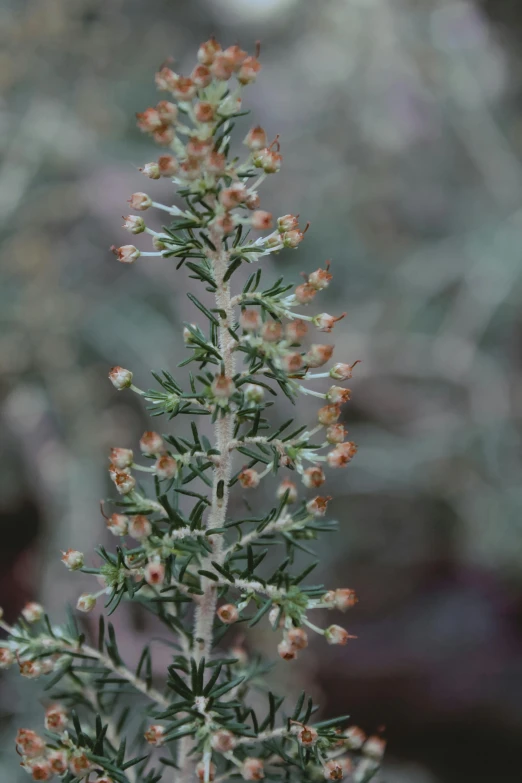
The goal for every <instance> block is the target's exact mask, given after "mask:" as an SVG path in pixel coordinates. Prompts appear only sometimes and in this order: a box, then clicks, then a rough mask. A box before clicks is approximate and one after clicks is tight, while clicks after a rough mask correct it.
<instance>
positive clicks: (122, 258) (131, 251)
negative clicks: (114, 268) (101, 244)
mask: <svg viewBox="0 0 522 783" xmlns="http://www.w3.org/2000/svg"><path fill="white" fill-rule="evenodd" d="M111 250H112V252H113V253H114V255H115V256H116V258H117V259H118V261H119V262H120V263H122V264H132V263H134V261H136V259H137V258H139V257H140V256H141V253H140V251H139V250H138V248H137V247H134V245H122V246H121V247H115V246H114V245H113V246H112V247H111Z"/></svg>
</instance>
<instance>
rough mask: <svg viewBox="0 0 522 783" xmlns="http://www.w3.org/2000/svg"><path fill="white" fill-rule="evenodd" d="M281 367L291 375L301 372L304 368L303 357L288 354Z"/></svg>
mask: <svg viewBox="0 0 522 783" xmlns="http://www.w3.org/2000/svg"><path fill="white" fill-rule="evenodd" d="M281 366H282V368H283V370H285V372H287V373H288V374H289V375H292V374H293V373H296V372H299V370H300V369H301V367H302V366H303V357H302V356H301V354H300V353H287V354H285V355H284V356H283V357H282V359H281Z"/></svg>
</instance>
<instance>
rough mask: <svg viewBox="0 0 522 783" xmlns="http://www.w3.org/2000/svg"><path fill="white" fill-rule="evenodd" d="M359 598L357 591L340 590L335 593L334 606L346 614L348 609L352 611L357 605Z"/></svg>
mask: <svg viewBox="0 0 522 783" xmlns="http://www.w3.org/2000/svg"><path fill="white" fill-rule="evenodd" d="M357 600H358V599H357V596H356V594H355V590H350V589H349V588H347V587H345V588H339V589H338V590H336V591H335V598H334V604H335V608H336V609H340V610H341V612H346V610H347V609H351V608H352V606H355V604H356V603H357Z"/></svg>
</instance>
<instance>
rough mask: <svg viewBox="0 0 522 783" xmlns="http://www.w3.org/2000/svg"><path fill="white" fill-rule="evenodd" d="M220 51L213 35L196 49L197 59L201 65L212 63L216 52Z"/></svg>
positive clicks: (219, 45) (219, 46)
mask: <svg viewBox="0 0 522 783" xmlns="http://www.w3.org/2000/svg"><path fill="white" fill-rule="evenodd" d="M220 51H221V44H219V43H218V42H217V41H216V39H215V38H214V37H212V38H211V39H210V40H209V41H206V42H205V43H202V44H201V46H200V47H199V49H198V61H199V62H200V63H202V64H203V65H212V63H213V62H214V59H215V57H216V54H217V53H218V52H220Z"/></svg>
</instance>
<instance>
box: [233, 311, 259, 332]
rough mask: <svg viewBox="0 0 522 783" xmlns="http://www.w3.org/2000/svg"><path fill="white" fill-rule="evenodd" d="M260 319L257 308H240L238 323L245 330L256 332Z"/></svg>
mask: <svg viewBox="0 0 522 783" xmlns="http://www.w3.org/2000/svg"><path fill="white" fill-rule="evenodd" d="M261 324H262V321H261V316H260V314H259V311H258V310H242V311H241V315H240V316H239V325H240V327H241V328H242V329H244V330H245V332H257V330H258V329H259V328H260V327H261Z"/></svg>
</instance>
